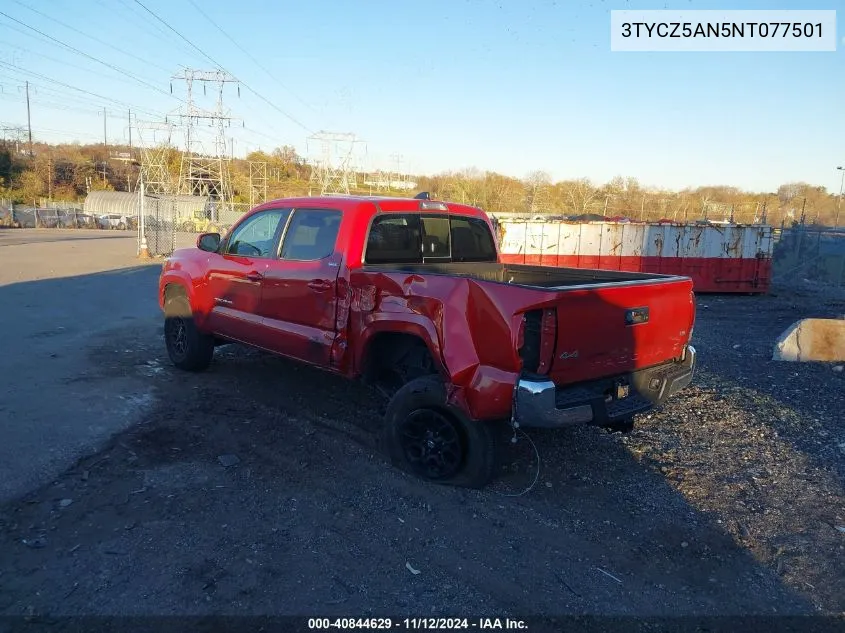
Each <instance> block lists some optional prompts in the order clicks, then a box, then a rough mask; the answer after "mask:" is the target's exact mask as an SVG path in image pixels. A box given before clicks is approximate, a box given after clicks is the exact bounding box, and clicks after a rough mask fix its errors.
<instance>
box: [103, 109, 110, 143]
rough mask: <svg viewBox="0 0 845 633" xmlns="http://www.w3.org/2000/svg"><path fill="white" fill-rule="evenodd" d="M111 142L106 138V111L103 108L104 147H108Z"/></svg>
mask: <svg viewBox="0 0 845 633" xmlns="http://www.w3.org/2000/svg"><path fill="white" fill-rule="evenodd" d="M108 146H109V142H108V139H107V137H106V109H105V108H103V147H108Z"/></svg>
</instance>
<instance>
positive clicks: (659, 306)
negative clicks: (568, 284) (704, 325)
mask: <svg viewBox="0 0 845 633" xmlns="http://www.w3.org/2000/svg"><path fill="white" fill-rule="evenodd" d="M557 292H558V297H557V298H556V300H555V306H554V312H555V314H552V313H550V312H549V310H548V307H547V308H546V310H544V316H545V318H544V319H542V321H545V323H543V324H542V326H541V329H544V330H546V331H547V332H548V330H550V329H551V328H549V326H550V325H551V322H552V321H554V322H555V323H556V325H557V327H556V332H554V335H553V340H554V353H553V355H549V354H548V353H547V354H546V358H547V362H546V363H545V365H546V367H545V368H544V369H546V370H547V373H548V375H549V377H550V378H551V379H552V380H553V381H554V382H555V383H556V384H564V383H573V382H580V381H582V380H590V379H595V378H604V377H608V376H613V375H617V374H621V373H626V372H629V371H632V370H635V369H641V368H644V367H651V366H653V365H659V364H661V363H664V362H667V361H670V360H672V359H675V358H679V357H680V356H682V354H683V351H684V346H685V344H686V343H687V342H688V341H689V338H690V335H691V331H692V328H693V325H694V322H695V298H694V296H693V293H692V281H691V280H690V279H687V278H683V277H678V278H671V279H668V280H666V279H662V280H659V281H638V282H625V283H619V284H612V283H611V284H601V285H598V286H595V287H593V288H583V287H582V288H577V289H576V288H572V289H569V290H558V291H557ZM542 321H541V323H542ZM549 333H550V332H549ZM547 336H548V334H546V335H544V337H543V339H544V342H545V341H546V340H548V339H547ZM546 346H547V350H548V348H550V347H551V343H550V342H549V343H546ZM548 356H551V358H548Z"/></svg>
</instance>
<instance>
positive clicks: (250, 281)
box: [207, 209, 290, 344]
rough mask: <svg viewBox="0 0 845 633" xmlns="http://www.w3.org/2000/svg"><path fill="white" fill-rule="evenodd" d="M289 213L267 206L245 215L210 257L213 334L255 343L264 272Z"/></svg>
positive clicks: (257, 335)
mask: <svg viewBox="0 0 845 633" xmlns="http://www.w3.org/2000/svg"><path fill="white" fill-rule="evenodd" d="M289 216H290V209H268V210H266V211H260V212H259V213H256V214H255V215H252V216H250V217H248V218H247V219H246V220H244V221H243V222H242V223H241V224H240V225H238V226H237V227H235V229H234V230H233V231H232V234H231V235H230V236H229V239H228V240H226V242H225V243H224V244H222V245H221V250H220V252H219V253H216V254H213V255H212V256H211V258H210V260H209V270H208V277H207V283H208V290H209V292H210V294H211V298H212V302H213V305H212V307H211V311H210V313H209V317H208V323H209V328H210V329H211V330H212V331H214V332H215V333H217V334H220V335H222V336H224V337H226V338H230V339H234V340H237V341H242V342H244V343H253V344H256V343H258V339H259V338H260V330H261V315H260V312H259V305H260V303H261V291H262V285H263V283H264V275H265V274H266V272H267V267H268V265H269V262H270V261H272V258H273V257H274V256H275V254H276V252H277V250H278V243H279V236H280V234H281V232H282V229H283V228H284V226H285V223H286V222H287V219H288V217H289Z"/></svg>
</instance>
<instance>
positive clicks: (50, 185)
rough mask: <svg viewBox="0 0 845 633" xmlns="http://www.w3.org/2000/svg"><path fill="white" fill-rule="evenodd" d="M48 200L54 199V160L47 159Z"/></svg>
mask: <svg viewBox="0 0 845 633" xmlns="http://www.w3.org/2000/svg"><path fill="white" fill-rule="evenodd" d="M47 199H48V200H52V199H53V159H52V158H48V159H47Z"/></svg>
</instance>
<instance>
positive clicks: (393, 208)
mask: <svg viewBox="0 0 845 633" xmlns="http://www.w3.org/2000/svg"><path fill="white" fill-rule="evenodd" d="M364 202H372V203H375V204H376V205H377V206H378V209H379V210H380V211H384V212H406V213H407V212H409V211H417V210H418V211H423V212H424V211H428V212H430V213H437V211H438V209H436V208H432V206H433V205H434V204H437V203H442V204H445V205H447V207H448V209H449V212H451V213H455V214H459V215H466V216H470V217H477V218H485V219H486V218H487V214H486V213H484V211H483V210H481V209H479V208H478V207H473V206H470V205H466V204H460V203H458V202H449V201H446V200H420V199H417V198H404V197H403V198H398V197H393V196H353V195H348V196H347V195H328V196H326V195H324V196H300V197H295V198H278V199H275V200H268V201H267V202H264V203H262V204H260V205H259V206H257V207H255V208H254V209H252V211H257V210H260V209H270V208H273V207H277V206H279V205H285V206H292V207H296V206H304V207H314V206H317V205H320V206H322V205H326V206H331V207H333V208H336V209H340V210H341V211H353V210H356V209H358V208H360V207H361V206H362V203H364ZM425 207H429V208H425Z"/></svg>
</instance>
